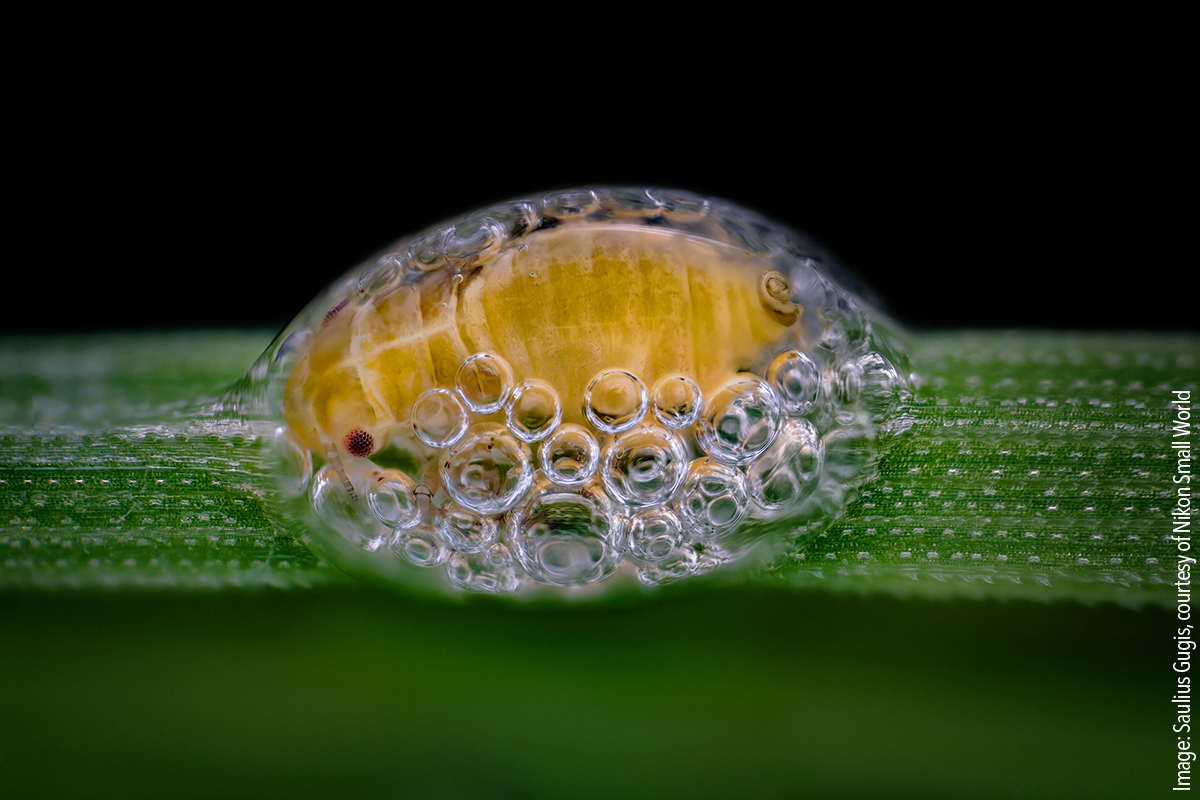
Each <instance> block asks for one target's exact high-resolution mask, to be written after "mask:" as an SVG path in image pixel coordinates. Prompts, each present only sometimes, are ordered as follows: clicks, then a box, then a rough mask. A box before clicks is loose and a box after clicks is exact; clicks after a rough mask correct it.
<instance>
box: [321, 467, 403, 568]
mask: <svg viewBox="0 0 1200 800" xmlns="http://www.w3.org/2000/svg"><path fill="white" fill-rule="evenodd" d="M371 466H372V465H371V464H370V462H366V464H363V463H360V462H359V461H358V460H357V459H354V460H347V461H346V462H344V463H343V464H342V468H341V470H339V469H338V467H337V466H335V465H334V464H326V465H325V466H323V467H321V469H319V470H317V474H316V475H315V476H313V481H312V491H311V493H310V500H311V502H312V508H313V510H314V511H315V512H316V513H317V516H318V517H319V518H320V519H321V521H322V522H324V523H325V525H327V526H328V527H329V528H330V529H332V530H333V531H336V532H337V533H338V535H340V536H341V537H342V539H343V540H345V541H346V542H349V543H350V544H351V545H353V546H354V547H357V548H360V549H362V550H366V551H368V552H374V551H375V550H378V549H379V548H380V547H382V546H383V545H384V544H387V543H388V542H390V541H391V540H392V539H393V538H394V537H395V532H394V531H392V529H391V528H389V527H387V526H386V525H384V524H383V523H381V522H380V521H379V520H377V519H376V518H375V516H374V515H373V514H372V513H371V511H370V509H369V508H368V506H367V504H366V503H364V502H361V501H360V500H359V498H360V497H361V496H362V494H364V492H365V490H366V488H367V487H368V486H369V485H370V480H371V474H370V473H371V471H372V470H371ZM351 489H353V492H354V493H353V494H351Z"/></svg>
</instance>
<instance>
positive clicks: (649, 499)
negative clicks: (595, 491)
mask: <svg viewBox="0 0 1200 800" xmlns="http://www.w3.org/2000/svg"><path fill="white" fill-rule="evenodd" d="M686 470H687V450H686V449H685V448H684V446H683V442H681V441H680V440H679V437H678V436H676V435H675V434H674V433H671V432H670V431H668V430H666V429H664V428H659V427H657V426H653V425H643V426H642V427H640V428H635V429H634V430H631V431H626V432H625V433H622V434H620V435H619V436H617V437H615V438H614V439H613V440H612V441H610V442H609V443H608V444H607V445H606V446H605V448H604V452H603V453H602V454H601V456H600V479H601V480H602V481H603V482H604V488H605V489H607V490H608V493H609V494H610V495H611V496H612V497H613V498H614V499H616V500H617V501H618V502H620V503H623V504H625V505H627V506H629V507H631V508H646V507H649V506H655V505H660V504H662V503H666V502H667V501H669V500H670V499H671V498H672V497H674V496H675V493H676V492H677V491H679V486H680V484H681V483H683V478H684V474H685V472H686Z"/></svg>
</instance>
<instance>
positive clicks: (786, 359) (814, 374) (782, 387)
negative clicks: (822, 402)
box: [767, 350, 821, 417]
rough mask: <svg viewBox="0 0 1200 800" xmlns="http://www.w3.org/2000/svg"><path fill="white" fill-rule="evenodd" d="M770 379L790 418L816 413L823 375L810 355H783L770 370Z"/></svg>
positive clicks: (768, 372)
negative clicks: (815, 405)
mask: <svg viewBox="0 0 1200 800" xmlns="http://www.w3.org/2000/svg"><path fill="white" fill-rule="evenodd" d="M767 380H769V381H770V382H771V385H772V386H774V387H775V391H776V392H778V394H779V400H780V403H781V404H782V405H783V409H784V411H785V412H787V413H788V414H789V415H790V416H793V417H801V416H804V415H805V414H807V413H809V412H810V411H812V408H813V405H814V403H816V400H817V394H818V392H819V390H820V388H821V373H820V370H818V369H817V365H816V364H814V363H813V360H812V359H811V358H809V357H808V356H807V355H805V354H804V353H801V352H800V351H798V350H786V351H784V352H782V353H780V354H779V355H778V356H776V358H775V360H774V361H772V362H771V366H770V368H769V369H768V370H767Z"/></svg>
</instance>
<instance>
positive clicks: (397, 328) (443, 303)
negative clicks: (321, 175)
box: [277, 189, 908, 591]
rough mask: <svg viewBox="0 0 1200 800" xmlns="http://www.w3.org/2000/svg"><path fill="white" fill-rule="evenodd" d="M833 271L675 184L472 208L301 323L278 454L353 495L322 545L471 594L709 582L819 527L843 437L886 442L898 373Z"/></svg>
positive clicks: (334, 294)
mask: <svg viewBox="0 0 1200 800" xmlns="http://www.w3.org/2000/svg"><path fill="white" fill-rule="evenodd" d="M826 264H827V261H826V257H825V256H824V255H823V254H822V253H821V252H820V251H818V250H817V249H816V248H815V247H813V246H812V245H811V243H808V242H806V241H805V240H803V239H802V238H800V237H799V236H798V235H797V234H793V233H792V232H790V231H787V230H785V229H782V228H779V227H778V226H774V225H772V224H771V223H768V222H766V221H764V220H761V219H759V218H758V217H756V216H754V215H753V214H750V213H749V212H746V211H744V210H743V209H739V208H737V207H735V206H732V205H729V204H726V203H722V202H720V201H708V200H703V199H700V198H697V197H694V196H692V195H688V194H686V193H682V192H665V191H656V190H625V189H582V190H572V191H569V192H559V193H554V194H552V195H547V196H546V197H545V198H542V199H541V200H540V201H538V202H531V201H514V202H512V203H509V204H506V205H503V206H499V207H496V208H493V209H489V210H487V211H483V212H478V213H476V214H472V215H469V216H467V217H465V218H464V219H463V220H461V221H459V222H456V223H452V224H450V225H446V226H442V227H439V228H436V229H434V230H432V231H429V232H426V233H424V234H421V235H418V236H417V237H414V238H413V239H411V240H406V241H405V242H402V243H401V245H399V246H397V247H396V248H394V250H393V251H392V252H389V253H388V254H386V255H385V256H384V257H383V258H382V259H380V261H379V262H378V264H377V265H376V266H375V267H374V268H372V269H370V270H368V271H367V272H366V273H364V274H363V275H362V277H361V278H360V279H358V280H357V281H355V282H353V284H351V283H349V282H343V283H342V284H340V285H338V286H336V287H335V288H334V289H333V290H331V292H329V293H327V295H326V299H327V302H326V303H325V304H324V305H321V306H319V307H314V309H313V310H312V311H311V312H310V313H309V314H307V315H306V316H305V317H304V318H302V319H300V320H297V322H296V323H294V324H293V326H292V334H291V339H289V341H293V342H299V344H298V345H295V346H292V347H289V348H288V350H289V356H288V358H287V359H286V362H287V366H289V367H290V374H289V375H288V377H287V380H286V386H285V388H284V389H283V392H282V397H281V398H280V402H281V403H282V412H283V413H282V415H283V417H284V419H285V421H286V427H287V429H288V431H289V436H288V437H285V438H282V439H281V438H280V437H277V440H280V441H289V442H293V446H296V447H300V448H302V449H306V450H308V451H311V453H313V454H316V455H318V456H321V457H326V458H327V464H326V466H325V467H323V468H322V469H323V470H324V471H325V472H331V473H332V474H329V475H318V476H317V477H316V478H315V479H314V484H313V485H314V488H313V489H312V496H313V505H314V507H316V508H323V507H328V508H336V509H339V511H337V514H340V515H342V517H345V516H346V515H347V514H348V513H350V512H347V511H346V509H347V508H353V507H354V506H353V503H354V500H353V498H354V496H355V495H356V494H358V493H359V492H362V493H364V494H366V496H367V501H368V502H367V503H365V504H361V505H365V506H367V508H368V509H369V510H370V513H369V514H368V513H365V512H364V513H361V514H360V515H359V516H360V517H361V519H359V520H358V521H357V522H354V523H350V522H348V521H347V520H346V519H344V518H340V519H337V520H332V521H331V520H326V521H327V522H328V523H329V524H330V525H331V527H332V528H333V529H335V530H337V531H339V532H340V533H339V534H338V536H337V537H335V538H340V539H349V540H353V541H356V542H358V543H359V544H360V545H362V546H363V547H365V548H366V549H367V550H371V551H380V552H383V553H385V554H386V553H387V552H395V553H396V554H397V555H399V556H400V557H401V560H404V561H407V562H411V563H415V564H418V565H420V566H435V565H437V564H440V563H442V562H443V561H444V562H446V563H447V564H448V567H447V575H448V576H449V578H450V581H451V583H452V584H454V585H457V586H460V587H462V588H474V589H485V590H494V591H508V590H513V589H516V588H518V587H520V586H521V585H524V584H525V583H530V582H531V583H543V584H552V585H561V586H575V585H582V584H587V583H592V582H596V581H600V580H604V579H605V578H607V577H608V576H610V575H611V574H613V573H614V572H616V571H618V570H620V569H621V567H622V565H623V564H627V565H628V566H629V569H630V571H637V573H638V574H639V576H640V577H641V578H642V580H643V581H644V582H647V583H657V582H664V581H668V580H672V579H674V578H677V577H681V576H683V575H687V574H695V573H698V572H703V571H706V570H707V569H709V568H711V567H712V566H714V565H716V564H719V563H722V562H724V561H729V560H733V559H735V558H736V557H738V556H739V555H740V554H741V553H742V552H744V551H745V550H746V549H747V547H748V546H749V544H752V543H753V540H754V536H752V535H751V534H752V533H753V532H754V531H756V530H761V529H762V528H763V527H764V526H765V525H766V524H767V523H773V522H777V521H778V520H780V519H792V520H794V521H805V520H807V521H808V523H809V524H810V525H812V524H815V523H814V522H813V521H814V520H818V519H820V518H822V517H823V516H826V517H827V516H828V514H829V513H830V512H831V510H832V508H833V506H835V505H836V504H837V503H838V502H840V498H841V496H842V494H843V493H844V491H843V489H841V488H839V487H844V485H845V484H846V483H847V479H848V478H849V477H850V476H852V475H853V473H854V470H855V469H857V468H861V466H862V463H861V462H862V461H863V459H862V451H863V450H864V447H863V446H861V445H855V446H848V445H847V444H846V443H847V442H856V443H861V442H869V441H870V440H872V439H874V438H876V437H877V436H878V435H879V434H880V433H886V431H887V430H889V429H890V428H889V426H892V427H894V425H893V421H892V420H891V418H890V414H891V413H892V410H893V409H894V405H895V403H894V401H895V399H896V398H897V397H898V396H899V395H900V393H901V392H902V391H903V390H904V388H905V387H906V386H907V381H908V377H907V375H906V374H905V372H904V363H903V357H902V356H901V355H900V354H899V353H898V351H897V350H896V349H895V346H894V345H893V344H892V342H891V340H890V339H889V338H888V336H887V335H886V334H885V333H884V332H883V330H884V329H883V326H882V325H881V323H880V320H879V318H878V317H877V316H876V315H875V314H874V313H873V312H871V311H870V310H869V309H868V308H867V306H866V305H865V304H863V303H862V301H861V300H860V299H858V298H857V297H855V296H853V295H851V294H850V293H848V292H847V291H846V290H845V289H844V288H842V287H841V286H839V285H838V284H837V283H835V282H834V281H833V280H832V278H831V276H830V273H829V271H828V269H827V267H826ZM866 449H869V446H868V447H867V448H866ZM843 451H846V453H847V454H843ZM856 459H857V463H856ZM827 460H828V461H829V462H830V463H829V464H828V465H827V463H826V462H827ZM294 461H295V462H296V463H304V460H303V459H298V460H294ZM843 462H845V463H843ZM829 467H832V469H831V468H829ZM335 476H336V477H335ZM835 484H836V485H835ZM356 487H357V488H356ZM328 492H342V493H343V494H344V495H348V496H350V497H351V503H350V504H349V505H348V504H347V503H344V502H339V503H325V504H322V502H321V500H322V497H321V495H322V493H328ZM318 516H320V515H318ZM325 516H328V514H326V515H325ZM347 531H349V532H350V533H347ZM385 545H386V546H385Z"/></svg>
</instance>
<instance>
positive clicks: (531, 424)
mask: <svg viewBox="0 0 1200 800" xmlns="http://www.w3.org/2000/svg"><path fill="white" fill-rule="evenodd" d="M505 416H506V418H507V419H508V427H509V430H511V431H512V432H513V434H514V435H515V436H516V437H517V438H518V439H520V440H521V441H523V442H529V443H532V442H537V441H540V440H542V439H544V438H546V437H547V436H549V435H550V434H551V432H553V431H554V429H555V428H556V427H557V426H558V423H559V422H560V421H562V404H561V403H560V402H559V400H558V393H557V392H555V391H554V388H553V387H552V386H551V385H550V384H548V383H546V382H545V381H541V380H537V379H534V380H529V381H525V382H524V383H522V384H520V385H519V386H517V388H516V389H514V390H513V393H512V399H511V400H510V401H509V403H508V410H507V412H506V415H505Z"/></svg>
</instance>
